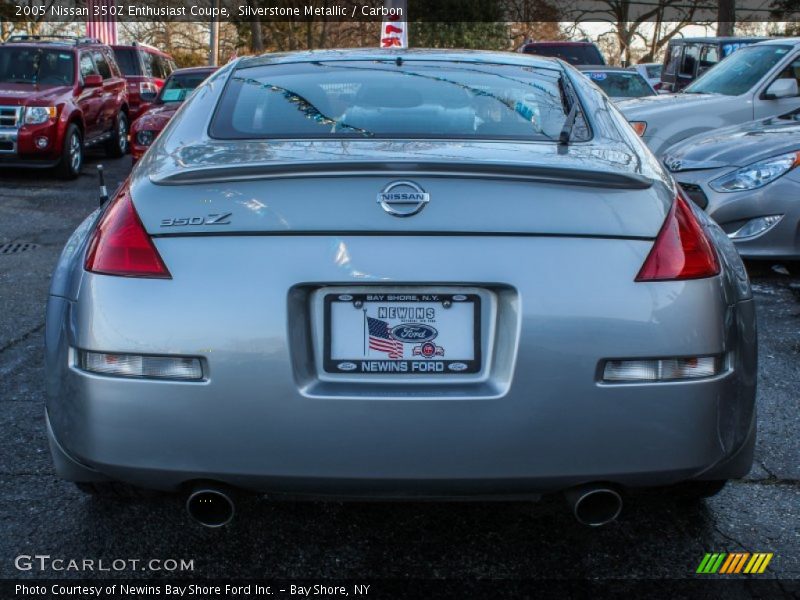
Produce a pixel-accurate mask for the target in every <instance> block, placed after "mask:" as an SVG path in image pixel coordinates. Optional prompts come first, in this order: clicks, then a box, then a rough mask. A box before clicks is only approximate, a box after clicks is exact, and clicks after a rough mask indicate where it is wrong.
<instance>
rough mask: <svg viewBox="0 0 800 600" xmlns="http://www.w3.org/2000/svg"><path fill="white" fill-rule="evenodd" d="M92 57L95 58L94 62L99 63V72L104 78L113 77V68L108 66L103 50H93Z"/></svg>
mask: <svg viewBox="0 0 800 600" xmlns="http://www.w3.org/2000/svg"><path fill="white" fill-rule="evenodd" d="M92 58H94V64H95V65H97V72H98V73H100V75H101V76H102V77H103V79H111V68H110V67H109V66H108V62H107V61H106V57H105V55H104V54H103V53H102V52H92Z"/></svg>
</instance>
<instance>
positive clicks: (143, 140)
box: [136, 129, 156, 146]
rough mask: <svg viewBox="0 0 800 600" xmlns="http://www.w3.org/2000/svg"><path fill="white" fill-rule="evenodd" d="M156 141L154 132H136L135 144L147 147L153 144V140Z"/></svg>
mask: <svg viewBox="0 0 800 600" xmlns="http://www.w3.org/2000/svg"><path fill="white" fill-rule="evenodd" d="M154 139H156V134H155V132H154V131H148V130H146V129H145V130H143V131H137V132H136V143H137V144H139V145H140V146H149V145H150V144H152V143H153V140H154Z"/></svg>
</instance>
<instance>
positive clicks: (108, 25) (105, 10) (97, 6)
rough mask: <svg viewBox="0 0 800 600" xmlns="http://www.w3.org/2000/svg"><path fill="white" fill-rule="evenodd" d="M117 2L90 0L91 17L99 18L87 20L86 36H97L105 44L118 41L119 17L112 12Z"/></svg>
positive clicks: (112, 0) (114, 0) (111, 0)
mask: <svg viewBox="0 0 800 600" xmlns="http://www.w3.org/2000/svg"><path fill="white" fill-rule="evenodd" d="M115 2H116V0H88V3H87V4H88V7H89V15H90V16H89V18H90V19H98V20H97V21H86V37H90V38H97V39H98V40H100V41H101V42H103V43H104V44H116V43H117V18H116V16H115V15H114V14H112V11H113V10H114V6H115ZM95 15H97V16H95Z"/></svg>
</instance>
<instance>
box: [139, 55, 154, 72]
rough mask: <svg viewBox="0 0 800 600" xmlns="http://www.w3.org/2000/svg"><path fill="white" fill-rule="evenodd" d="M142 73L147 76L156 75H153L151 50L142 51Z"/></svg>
mask: <svg viewBox="0 0 800 600" xmlns="http://www.w3.org/2000/svg"><path fill="white" fill-rule="evenodd" d="M141 56H142V74H143V75H144V76H145V77H155V75H153V55H152V54H150V53H149V52H142V53H141Z"/></svg>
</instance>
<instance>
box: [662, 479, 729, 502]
mask: <svg viewBox="0 0 800 600" xmlns="http://www.w3.org/2000/svg"><path fill="white" fill-rule="evenodd" d="M726 483H728V480H727V479H717V480H711V481H685V482H683V483H679V484H678V485H675V486H673V487H671V488H669V489H668V493H669V494H670V495H671V496H672V497H673V498H676V499H678V500H687V501H696V500H702V499H703V498H711V497H712V496H716V495H717V494H719V493H720V492H721V491H722V490H723V488H724V487H725V484H726Z"/></svg>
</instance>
